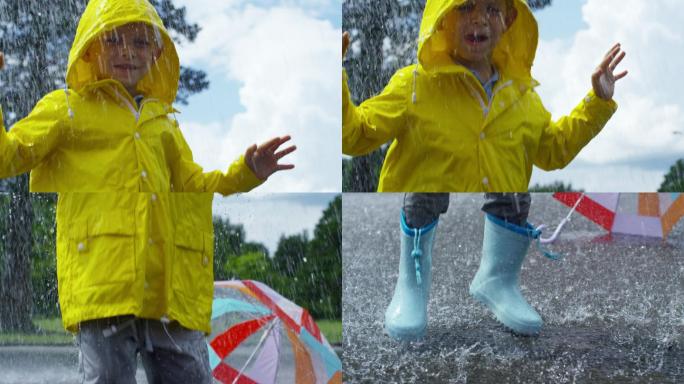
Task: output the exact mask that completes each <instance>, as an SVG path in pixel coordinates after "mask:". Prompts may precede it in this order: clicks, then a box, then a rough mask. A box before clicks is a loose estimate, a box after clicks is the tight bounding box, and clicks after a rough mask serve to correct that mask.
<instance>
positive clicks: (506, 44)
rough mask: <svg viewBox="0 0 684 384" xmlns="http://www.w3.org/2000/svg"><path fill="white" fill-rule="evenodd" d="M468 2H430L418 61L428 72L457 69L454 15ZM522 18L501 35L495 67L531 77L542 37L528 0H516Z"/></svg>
mask: <svg viewBox="0 0 684 384" xmlns="http://www.w3.org/2000/svg"><path fill="white" fill-rule="evenodd" d="M465 2H466V0H428V1H427V4H426V5H425V11H424V12H423V19H422V22H421V24H420V36H419V38H418V62H419V63H420V65H421V66H422V67H423V68H424V69H425V70H426V71H428V72H437V71H440V70H442V69H444V68H445V67H449V66H453V65H454V61H453V59H452V58H451V52H452V51H453V50H454V44H453V40H454V39H453V36H454V34H455V33H456V26H455V23H456V18H455V15H454V14H453V13H452V12H451V11H452V10H453V9H455V8H457V7H459V6H461V5H462V4H463V3H465ZM513 3H514V6H515V8H516V10H517V11H518V15H517V17H516V19H515V21H514V22H513V24H512V25H511V27H510V28H509V29H508V30H507V31H506V32H505V33H504V34H503V35H502V36H501V40H499V43H498V44H497V45H496V48H495V49H494V52H493V54H492V60H493V61H494V65H496V67H497V69H498V70H499V71H500V72H503V73H505V75H506V76H507V77H510V78H516V79H529V78H531V77H532V76H531V69H532V63H533V61H534V56H535V53H536V50H537V40H538V36H539V32H538V27H537V21H536V20H535V19H534V16H533V15H532V11H531V10H530V8H529V7H528V6H527V3H526V2H525V1H524V0H513Z"/></svg>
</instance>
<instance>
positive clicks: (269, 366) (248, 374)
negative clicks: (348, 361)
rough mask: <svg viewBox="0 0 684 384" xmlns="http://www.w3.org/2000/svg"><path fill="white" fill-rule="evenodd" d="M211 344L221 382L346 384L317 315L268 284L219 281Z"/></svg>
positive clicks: (215, 294) (215, 372)
mask: <svg viewBox="0 0 684 384" xmlns="http://www.w3.org/2000/svg"><path fill="white" fill-rule="evenodd" d="M211 317H212V320H211V325H212V333H211V336H210V338H209V340H208V342H207V344H208V348H209V361H210V364H211V368H212V372H213V375H214V378H216V379H217V380H219V381H220V382H222V383H240V384H252V383H316V384H317V383H342V362H341V361H340V359H339V357H337V355H336V354H335V351H334V350H333V348H332V347H331V346H330V344H329V343H328V341H327V340H326V339H325V336H324V335H323V334H322V333H321V331H320V330H319V329H318V326H317V325H316V323H315V322H314V320H313V318H312V317H311V315H310V314H309V312H307V311H306V309H303V308H301V307H299V306H298V305H296V304H295V303H293V302H291V301H290V300H288V299H286V298H284V297H283V296H281V295H280V294H278V293H277V292H276V291H274V290H273V289H271V288H270V287H268V286H267V285H265V284H263V283H260V282H258V281H252V280H243V281H239V280H232V281H219V282H215V283H214V302H213V308H212V315H211Z"/></svg>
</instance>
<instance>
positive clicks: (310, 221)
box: [213, 193, 337, 256]
mask: <svg viewBox="0 0 684 384" xmlns="http://www.w3.org/2000/svg"><path fill="white" fill-rule="evenodd" d="M335 196H337V194H335V193H279V194H253V193H251V194H241V195H233V196H228V197H222V196H220V195H215V197H214V205H213V212H214V216H219V217H223V218H228V219H229V220H230V222H231V224H242V225H243V226H244V228H245V233H246V235H247V241H254V242H259V243H262V244H264V245H265V246H266V248H268V251H269V255H271V256H273V253H274V252H275V251H276V249H277V246H278V240H280V237H281V236H282V235H285V236H289V235H294V234H299V233H302V232H303V231H307V232H308V234H309V239H311V238H312V237H313V230H314V228H315V227H316V224H317V223H318V221H319V220H320V219H321V216H322V215H323V211H324V210H325V209H326V208H327V207H328V204H330V202H331V201H332V200H333V199H334V198H335Z"/></svg>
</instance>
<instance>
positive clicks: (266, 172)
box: [245, 136, 297, 180]
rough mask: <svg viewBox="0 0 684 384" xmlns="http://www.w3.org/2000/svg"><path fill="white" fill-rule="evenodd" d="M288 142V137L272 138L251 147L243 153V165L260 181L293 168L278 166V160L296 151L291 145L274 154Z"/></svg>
mask: <svg viewBox="0 0 684 384" xmlns="http://www.w3.org/2000/svg"><path fill="white" fill-rule="evenodd" d="M289 140H290V136H283V137H274V138H273V139H271V140H269V141H267V142H265V143H263V144H261V145H260V146H258V147H257V145H256V144H254V145H252V146H251V147H249V148H247V151H245V163H247V166H248V167H249V169H251V170H252V172H254V174H255V175H256V177H258V178H259V179H261V180H266V179H268V177H269V176H271V175H272V174H274V173H275V172H278V171H283V170H286V169H292V168H294V165H293V164H278V160H280V159H282V158H283V157H285V156H286V155H288V154H290V153H292V152H294V151H295V149H297V147H295V146H294V145H293V146H290V147H287V148H285V149H283V150H282V151H280V152H276V151H277V150H278V148H279V147H280V146H281V145H283V144H284V143H285V142H287V141H289Z"/></svg>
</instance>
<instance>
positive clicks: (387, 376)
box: [342, 194, 684, 383]
mask: <svg viewBox="0 0 684 384" xmlns="http://www.w3.org/2000/svg"><path fill="white" fill-rule="evenodd" d="M402 199H403V195H402V194H344V196H343V214H342V218H343V241H342V254H343V308H342V310H343V338H344V346H343V355H342V356H343V364H344V371H345V381H346V382H368V383H377V382H430V383H466V382H468V383H471V382H472V383H538V382H544V383H616V382H617V383H682V382H684V278H683V277H684V220H682V221H681V222H680V223H678V224H677V226H675V228H674V229H673V231H672V233H670V235H669V237H668V238H667V240H659V239H648V238H644V237H638V236H612V237H611V236H606V232H605V231H603V230H602V229H601V228H600V227H598V226H597V225H595V224H594V223H592V222H590V221H589V220H587V219H585V218H584V217H582V216H581V215H579V214H577V213H576V214H574V215H573V220H572V221H571V222H570V223H569V224H568V225H566V227H565V229H564V231H563V233H562V237H561V239H560V240H558V241H556V243H554V244H553V245H552V248H553V250H554V251H557V252H561V253H562V254H564V255H565V258H564V259H563V260H562V261H551V260H548V259H546V258H545V257H543V256H542V255H541V254H540V253H539V252H538V251H537V250H536V249H535V248H534V246H531V247H530V251H529V252H528V257H527V259H526V260H525V263H524V265H523V270H522V274H521V287H522V292H523V295H525V296H526V297H527V298H528V300H529V301H530V304H531V305H532V306H534V307H535V308H536V309H537V310H538V311H539V313H540V314H541V315H542V318H543V319H544V328H543V329H542V332H541V334H540V335H539V336H538V337H522V336H515V335H513V334H511V333H509V332H508V331H506V330H505V329H504V327H503V326H501V325H499V323H498V322H497V321H496V320H495V319H494V317H493V316H492V315H491V314H490V313H489V312H488V311H487V310H486V309H485V307H484V306H482V305H480V304H479V303H477V302H475V300H473V299H472V298H471V297H470V296H469V295H468V285H469V284H470V280H471V279H472V277H473V276H474V274H475V272H476V270H477V268H478V266H479V259H480V252H481V249H482V232H483V231H482V230H483V225H484V223H483V220H484V218H483V214H482V212H481V211H480V207H481V205H482V203H483V202H484V198H483V196H482V195H481V194H458V195H457V194H452V195H451V204H450V207H449V211H448V212H447V213H446V214H445V215H443V216H442V217H441V219H440V223H439V225H438V227H437V233H436V242H435V245H434V249H433V285H432V291H431V293H432V295H431V300H430V303H429V308H428V313H429V325H428V331H427V335H426V337H425V338H424V339H423V340H421V341H418V342H412V343H399V342H396V341H394V340H392V339H390V338H389V337H388V336H386V335H384V334H383V331H382V328H383V318H384V311H385V308H386V307H387V305H388V304H389V301H390V299H391V296H392V292H393V290H394V284H395V281H396V277H397V274H398V256H399V214H400V207H401V204H402ZM568 211H569V208H567V207H565V206H564V205H562V204H560V203H559V202H557V201H555V200H554V199H553V198H552V196H551V195H550V194H535V195H533V198H532V208H531V212H530V222H532V223H533V224H535V225H536V224H540V223H545V224H547V225H549V226H551V227H552V228H555V225H556V224H557V223H558V222H559V221H560V220H561V219H562V218H563V217H564V216H565V215H566V214H567V212H568ZM548 235H549V234H546V236H548Z"/></svg>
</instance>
